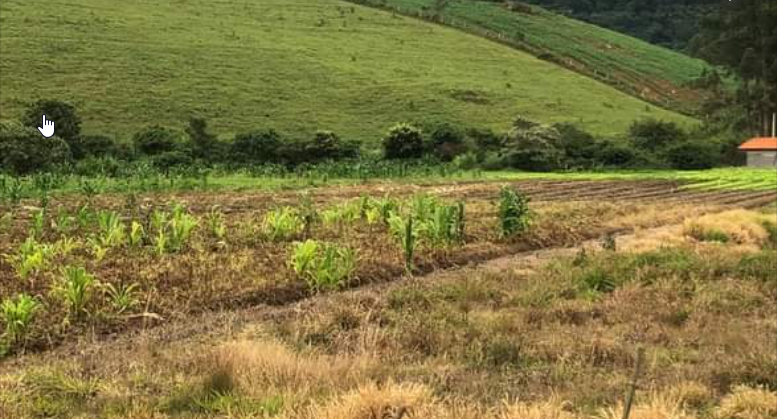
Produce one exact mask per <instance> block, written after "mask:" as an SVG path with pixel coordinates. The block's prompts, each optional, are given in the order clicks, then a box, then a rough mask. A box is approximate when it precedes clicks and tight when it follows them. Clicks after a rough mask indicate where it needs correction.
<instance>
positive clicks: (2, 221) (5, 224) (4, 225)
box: [0, 211, 14, 234]
mask: <svg viewBox="0 0 777 419" xmlns="http://www.w3.org/2000/svg"><path fill="white" fill-rule="evenodd" d="M13 218H14V217H13V212H11V211H9V212H6V213H5V214H3V216H2V217H0V234H3V233H5V232H8V231H11V227H13Z"/></svg>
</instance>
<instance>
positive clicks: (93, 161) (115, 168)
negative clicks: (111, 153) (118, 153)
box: [73, 156, 121, 177]
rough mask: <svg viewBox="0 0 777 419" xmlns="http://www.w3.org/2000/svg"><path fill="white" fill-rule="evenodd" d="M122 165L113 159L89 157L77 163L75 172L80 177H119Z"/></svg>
mask: <svg viewBox="0 0 777 419" xmlns="http://www.w3.org/2000/svg"><path fill="white" fill-rule="evenodd" d="M120 170H121V165H120V164H119V162H118V161H117V160H116V159H114V158H113V157H92V156H87V157H86V158H84V159H81V160H79V161H78V162H76V164H75V167H74V168H73V172H74V173H75V174H77V175H79V176H89V177H96V176H108V177H117V176H118V174H119V171H120Z"/></svg>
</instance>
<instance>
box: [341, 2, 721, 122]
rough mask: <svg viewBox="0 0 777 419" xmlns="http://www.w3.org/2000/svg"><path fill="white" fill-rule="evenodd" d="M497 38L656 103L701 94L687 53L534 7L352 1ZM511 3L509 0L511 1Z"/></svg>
mask: <svg viewBox="0 0 777 419" xmlns="http://www.w3.org/2000/svg"><path fill="white" fill-rule="evenodd" d="M354 1H356V2H357V3H362V4H368V5H372V6H379V7H382V8H385V9H390V10H396V11H398V12H401V13H404V14H409V15H421V16H423V17H425V18H427V19H431V20H436V21H439V22H442V23H445V24H446V25H450V26H454V27H457V28H460V29H463V30H466V31H469V32H473V33H477V34H481V35H485V36H488V37H490V38H494V39H499V40H500V41H501V42H504V43H506V44H508V45H512V46H514V47H516V48H520V49H522V50H525V51H528V52H530V53H532V54H534V55H536V56H540V57H543V58H544V59H546V60H549V61H553V62H556V63H558V64H560V65H562V66H564V67H567V68H571V69H574V70H575V71H578V72H580V73H582V74H585V75H588V76H590V77H594V78H596V79H598V80H601V81H603V82H605V83H607V84H610V85H612V86H615V87H616V88H618V89H619V90H621V91H624V92H627V93H629V94H632V95H635V96H638V97H641V98H644V99H645V100H649V101H651V102H653V103H657V104H659V105H661V106H664V107H668V108H672V109H677V110H681V111H685V112H693V111H694V110H695V108H696V103H697V102H698V100H699V99H700V98H701V97H702V95H703V93H704V92H702V91H700V90H697V89H693V88H691V87H690V86H689V83H690V82H692V81H693V80H694V79H696V78H697V77H698V76H699V75H700V74H701V72H702V70H703V69H704V68H705V67H708V65H707V64H706V63H705V62H704V61H702V60H698V59H695V58H691V57H689V56H687V55H684V54H681V53H678V52H675V51H672V50H669V49H666V48H663V47H659V46H656V45H652V44H649V43H647V42H644V41H641V40H639V39H636V38H632V37H630V36H627V35H623V34H621V33H618V32H614V31H611V30H608V29H604V28H601V27H599V26H595V25H591V24H588V23H585V22H581V21H578V20H575V19H570V18H567V17H565V16H562V15H560V14H557V13H551V12H549V11H547V10H544V9H542V8H540V7H536V6H533V7H532V6H528V5H525V6H516V7H513V8H512V9H510V8H508V7H507V2H499V1H476V0H449V1H447V2H445V5H444V7H441V8H440V7H435V5H436V4H440V2H439V0H354ZM514 3H515V2H514Z"/></svg>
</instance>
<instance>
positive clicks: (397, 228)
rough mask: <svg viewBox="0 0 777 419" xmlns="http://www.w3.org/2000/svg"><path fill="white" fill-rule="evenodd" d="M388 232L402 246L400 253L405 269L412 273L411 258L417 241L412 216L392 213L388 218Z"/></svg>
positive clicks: (416, 231)
mask: <svg viewBox="0 0 777 419" xmlns="http://www.w3.org/2000/svg"><path fill="white" fill-rule="evenodd" d="M388 223H389V232H390V233H391V236H392V237H394V239H395V240H397V242H399V245H400V246H401V248H402V255H403V256H404V260H405V270H406V271H407V273H409V274H412V272H413V269H414V266H413V258H414V256H415V249H416V244H417V242H418V236H419V231H418V224H417V223H415V222H414V221H413V216H412V215H409V216H407V218H402V216H401V215H393V216H392V217H391V218H389V220H388Z"/></svg>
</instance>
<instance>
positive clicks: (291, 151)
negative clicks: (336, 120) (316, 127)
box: [281, 131, 361, 165]
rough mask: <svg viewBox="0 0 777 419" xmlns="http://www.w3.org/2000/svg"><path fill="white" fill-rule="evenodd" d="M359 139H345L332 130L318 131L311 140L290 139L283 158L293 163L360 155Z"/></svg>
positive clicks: (283, 152) (317, 161)
mask: <svg viewBox="0 0 777 419" xmlns="http://www.w3.org/2000/svg"><path fill="white" fill-rule="evenodd" d="M360 148H361V145H360V144H359V142H357V141H343V140H341V139H340V137H339V136H338V135H337V134H335V133H334V132H332V131H317V132H316V133H315V135H314V136H313V138H312V139H311V140H303V141H289V142H286V143H285V144H284V145H283V147H282V151H281V154H282V157H283V160H284V161H286V162H287V163H289V164H292V165H298V164H303V163H320V162H322V161H326V160H339V159H347V158H355V157H358V156H359V150H360Z"/></svg>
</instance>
